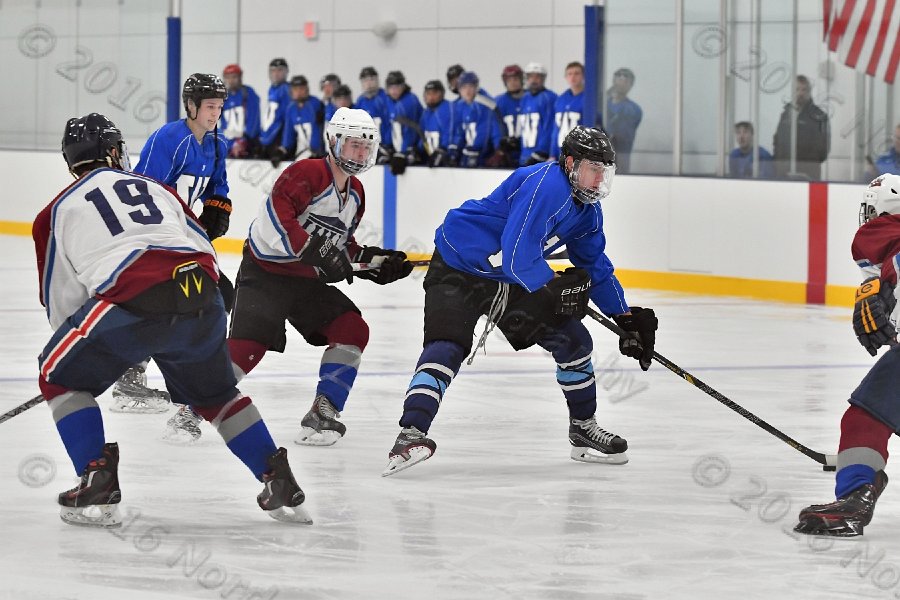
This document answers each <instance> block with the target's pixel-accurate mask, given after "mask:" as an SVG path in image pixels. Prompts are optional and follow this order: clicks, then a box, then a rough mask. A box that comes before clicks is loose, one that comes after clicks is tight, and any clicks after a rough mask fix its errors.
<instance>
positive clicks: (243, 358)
mask: <svg viewBox="0 0 900 600" xmlns="http://www.w3.org/2000/svg"><path fill="white" fill-rule="evenodd" d="M268 349H269V347H268V346H266V345H265V344H261V343H259V342H254V341H253V340H236V339H229V340H228V354H230V355H231V368H232V369H234V376H235V378H236V379H237V380H238V381H240V380H241V379H243V378H244V376H245V375H247V373H249V372H250V371H252V370H253V369H254V368H255V367H256V365H258V364H259V361H261V360H262V358H263V356H265V355H266V351H267V350H268Z"/></svg>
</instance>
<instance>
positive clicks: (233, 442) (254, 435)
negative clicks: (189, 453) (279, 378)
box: [193, 396, 277, 481]
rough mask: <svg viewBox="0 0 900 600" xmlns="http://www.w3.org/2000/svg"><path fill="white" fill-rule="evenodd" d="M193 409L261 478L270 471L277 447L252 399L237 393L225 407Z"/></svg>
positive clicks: (257, 476) (254, 473) (255, 474)
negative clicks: (270, 462) (271, 459)
mask: <svg viewBox="0 0 900 600" xmlns="http://www.w3.org/2000/svg"><path fill="white" fill-rule="evenodd" d="M193 408H194V410H195V411H196V412H197V414H199V415H200V416H202V417H203V418H204V419H206V420H207V421H209V422H210V423H212V424H213V426H214V427H215V428H216V431H218V432H219V435H221V436H222V439H223V440H225V444H226V445H227V446H228V449H229V450H231V452H232V453H234V455H235V456H237V457H238V458H239V459H240V460H241V462H242V463H244V464H245V465H247V468H248V469H250V471H251V472H252V473H253V475H254V476H255V477H256V478H257V479H258V480H260V481H262V480H263V479H262V476H263V473H265V472H266V471H268V470H269V466H268V462H267V461H268V459H269V457H270V456H272V455H273V454H274V453H275V451H276V450H277V448H276V446H275V442H274V441H273V440H272V435H271V434H270V433H269V429H268V428H267V427H266V423H265V422H264V421H263V420H262V417H261V416H260V414H259V411H258V410H257V409H256V406H254V405H253V402H252V401H251V400H250V398H248V397H247V396H238V397H236V398H235V399H234V400H232V401H231V402H228V403H226V404H225V405H224V406H213V407H193Z"/></svg>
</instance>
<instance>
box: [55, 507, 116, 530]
mask: <svg viewBox="0 0 900 600" xmlns="http://www.w3.org/2000/svg"><path fill="white" fill-rule="evenodd" d="M59 518H60V519H62V520H63V521H65V522H66V523H68V524H69V525H77V526H79V527H101V528H105V529H110V528H113V527H121V526H122V516H121V515H120V514H119V505H118V504H92V505H90V506H76V507H70V506H61V507H60V510H59Z"/></svg>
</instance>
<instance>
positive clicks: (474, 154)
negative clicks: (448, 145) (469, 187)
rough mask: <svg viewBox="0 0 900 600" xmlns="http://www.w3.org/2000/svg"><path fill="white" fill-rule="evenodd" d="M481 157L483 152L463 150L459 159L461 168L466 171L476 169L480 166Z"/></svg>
mask: <svg viewBox="0 0 900 600" xmlns="http://www.w3.org/2000/svg"><path fill="white" fill-rule="evenodd" d="M479 156H481V152H479V151H478V150H463V151H462V156H460V159H459V166H461V167H464V168H466V169H474V168H475V167H477V166H478V157H479Z"/></svg>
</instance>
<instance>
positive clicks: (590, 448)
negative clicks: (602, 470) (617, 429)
mask: <svg viewBox="0 0 900 600" xmlns="http://www.w3.org/2000/svg"><path fill="white" fill-rule="evenodd" d="M569 443H570V444H572V452H571V454H570V456H571V457H572V460H577V461H581V462H589V463H603V464H607V465H624V464H625V463H627V462H628V456H627V455H626V454H625V451H626V450H628V442H626V441H625V440H624V439H622V438H620V437H619V436H617V435H616V434H614V433H610V432H609V431H606V430H605V429H603V428H601V427H600V426H599V425H597V420H596V419H595V418H594V417H591V418H590V419H587V420H585V421H580V420H578V419H571V421H570V422H569Z"/></svg>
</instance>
